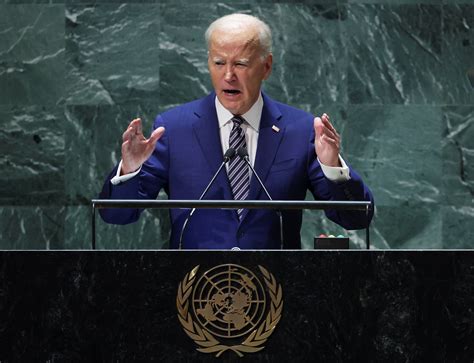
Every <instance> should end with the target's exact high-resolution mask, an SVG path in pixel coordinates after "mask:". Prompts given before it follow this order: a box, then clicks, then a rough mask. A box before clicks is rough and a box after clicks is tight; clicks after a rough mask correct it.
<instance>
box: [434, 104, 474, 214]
mask: <svg viewBox="0 0 474 363" xmlns="http://www.w3.org/2000/svg"><path fill="white" fill-rule="evenodd" d="M443 119H444V120H443V121H444V127H443V128H444V130H443V148H442V162H443V165H442V167H443V169H442V170H443V177H442V180H443V189H444V200H445V202H446V203H447V204H450V205H458V206H463V205H464V206H472V205H473V203H474V107H472V106H458V107H455V106H452V107H444V108H443Z"/></svg>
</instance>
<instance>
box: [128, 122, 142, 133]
mask: <svg viewBox="0 0 474 363" xmlns="http://www.w3.org/2000/svg"><path fill="white" fill-rule="evenodd" d="M130 127H131V128H132V129H133V134H135V135H139V134H140V133H141V129H142V120H141V119H140V118H136V119H134V120H133V121H132V122H130Z"/></svg>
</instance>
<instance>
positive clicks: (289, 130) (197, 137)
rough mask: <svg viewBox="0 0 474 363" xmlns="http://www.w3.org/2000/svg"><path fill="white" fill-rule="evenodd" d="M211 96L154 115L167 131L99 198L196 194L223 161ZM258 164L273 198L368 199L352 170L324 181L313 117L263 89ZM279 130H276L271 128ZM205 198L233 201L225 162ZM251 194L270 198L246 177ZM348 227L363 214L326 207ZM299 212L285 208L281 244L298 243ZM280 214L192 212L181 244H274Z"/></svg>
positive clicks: (182, 214) (124, 215)
mask: <svg viewBox="0 0 474 363" xmlns="http://www.w3.org/2000/svg"><path fill="white" fill-rule="evenodd" d="M214 99H215V94H214V93H211V94H210V95H209V96H207V97H205V98H203V99H199V100H196V101H193V102H190V103H188V104H185V105H182V106H179V107H176V108H174V109H171V110H169V111H167V112H165V113H163V114H161V115H159V116H158V117H157V118H156V120H155V123H154V125H153V128H154V129H155V128H157V127H159V126H164V127H165V128H166V131H165V134H164V136H163V137H162V138H161V139H160V140H159V141H158V143H157V146H156V148H155V152H154V153H153V155H152V156H151V157H150V158H149V159H148V160H147V161H146V162H145V163H144V164H143V167H142V169H141V171H140V173H139V175H137V176H136V177H134V178H132V179H130V180H128V181H127V182H125V183H122V184H120V185H116V186H114V185H112V184H111V183H110V179H111V178H112V177H113V176H114V175H115V174H116V168H115V169H114V170H113V171H112V173H111V174H110V175H109V176H108V178H107V180H106V182H105V184H104V187H103V189H102V192H101V194H100V198H113V199H155V198H156V197H157V195H158V193H159V191H160V189H161V188H164V189H165V191H166V193H167V194H168V196H169V198H170V199H198V198H199V196H200V195H201V193H202V192H203V190H204V189H205V187H206V185H207V184H208V183H209V181H210V180H211V178H212V176H213V174H214V173H215V172H216V171H217V169H218V167H219V166H220V164H221V163H222V160H223V155H222V147H221V142H220V136H219V126H218V120H217V114H216V109H215V103H214ZM263 100H264V106H263V111H262V118H261V122H260V132H259V137H258V147H257V153H256V158H255V165H254V167H255V170H256V171H257V173H258V174H259V176H260V177H261V179H262V181H263V183H264V184H265V186H266V187H267V189H268V192H269V193H270V195H271V196H272V198H273V199H274V200H303V199H305V195H306V191H307V189H309V190H311V192H312V193H313V195H314V197H315V199H317V200H371V201H372V200H373V199H372V195H371V193H370V191H369V190H368V188H366V187H365V186H364V184H363V183H362V180H361V179H360V177H359V176H358V175H357V174H356V173H355V172H354V171H353V170H352V169H351V170H350V175H351V179H350V180H349V181H347V182H343V183H333V182H331V181H329V180H328V179H326V177H325V176H324V174H323V172H322V170H321V167H320V165H319V163H318V161H317V158H316V155H315V151H314V129H313V118H314V117H313V116H312V115H311V114H309V113H307V112H304V111H301V110H298V109H295V108H293V107H290V106H287V105H284V104H282V103H278V102H275V101H273V100H272V99H270V98H269V97H267V96H266V95H265V94H264V95H263ZM273 125H275V126H277V127H278V128H279V129H280V131H279V132H275V131H274V130H273V129H272V126H273ZM204 199H217V200H220V199H225V200H229V199H232V192H231V189H230V184H229V181H228V178H227V173H226V172H225V168H224V169H222V171H221V173H220V175H219V176H218V177H217V179H216V181H215V183H214V185H213V186H212V187H211V188H210V189H209V191H208V192H207V194H206V196H205V198H204ZM248 199H251V200H252V199H267V197H266V196H265V194H264V192H263V190H262V188H261V187H260V186H259V184H258V181H257V180H256V178H255V177H253V176H252V177H251V181H250V192H249V196H248ZM140 213H141V210H139V209H101V210H100V214H101V216H102V218H103V219H104V220H105V221H106V222H109V223H115V224H126V223H131V222H134V221H136V220H137V219H138V218H139V215H140ZM170 214H171V223H172V231H171V241H170V247H171V248H177V247H178V241H179V235H180V231H181V227H182V225H183V222H184V220H185V219H186V217H187V215H188V214H189V211H188V210H182V209H173V210H171V211H170ZM326 215H327V216H328V217H329V218H330V219H331V220H333V221H334V222H336V223H338V224H340V225H341V226H343V227H344V228H346V229H358V228H364V227H365V226H366V225H367V218H366V216H365V213H363V212H357V211H334V210H333V211H327V212H326ZM301 220H302V212H301V211H286V212H283V225H284V227H283V230H284V246H285V248H300V247H301V246H300V245H301V242H300V228H301ZM279 245H280V237H279V219H278V217H277V215H276V213H275V212H274V211H273V210H256V209H252V210H245V211H244V215H243V218H242V221H239V219H238V217H237V213H236V211H234V210H214V209H201V210H197V211H196V212H195V213H194V215H193V217H192V218H191V220H190V221H189V224H188V226H187V228H186V232H185V235H184V238H183V248H200V249H201V248H204V249H229V248H232V247H234V246H236V247H239V248H241V249H269V248H272V249H273V248H274V249H277V248H279Z"/></svg>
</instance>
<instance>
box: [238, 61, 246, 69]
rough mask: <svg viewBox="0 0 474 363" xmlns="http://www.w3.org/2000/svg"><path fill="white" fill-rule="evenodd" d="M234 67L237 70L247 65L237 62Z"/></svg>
mask: <svg viewBox="0 0 474 363" xmlns="http://www.w3.org/2000/svg"><path fill="white" fill-rule="evenodd" d="M235 65H236V66H237V67H239V68H245V67H247V66H248V64H247V63H245V62H237V63H236V64H235Z"/></svg>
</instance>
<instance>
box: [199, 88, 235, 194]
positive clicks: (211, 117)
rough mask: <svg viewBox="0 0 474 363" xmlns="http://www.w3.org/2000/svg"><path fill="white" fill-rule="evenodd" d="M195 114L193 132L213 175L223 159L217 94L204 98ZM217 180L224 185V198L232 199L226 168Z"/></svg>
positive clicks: (221, 185) (220, 184)
mask: <svg viewBox="0 0 474 363" xmlns="http://www.w3.org/2000/svg"><path fill="white" fill-rule="evenodd" d="M194 114H195V115H196V119H195V121H194V123H193V132H194V135H195V137H196V139H197V141H198V144H199V147H200V148H201V150H202V152H203V154H204V157H205V158H206V160H207V163H208V164H209V169H210V170H211V175H214V173H215V172H216V171H217V169H218V168H219V166H220V164H221V163H222V161H223V156H222V146H221V139H220V136H219V122H218V121H217V114H216V107H215V94H214V93H211V94H210V95H209V96H207V97H206V98H204V99H203V100H202V102H201V103H200V104H199V105H198V107H196V109H195V111H194ZM209 181H210V179H209ZM215 182H216V184H218V185H219V186H220V187H222V189H223V192H224V199H232V192H231V189H230V184H229V180H228V178H227V173H226V171H225V169H223V170H221V172H220V174H219V176H218V177H217V179H216V181H215ZM204 199H206V197H204Z"/></svg>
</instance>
